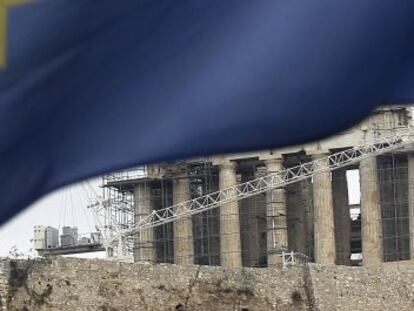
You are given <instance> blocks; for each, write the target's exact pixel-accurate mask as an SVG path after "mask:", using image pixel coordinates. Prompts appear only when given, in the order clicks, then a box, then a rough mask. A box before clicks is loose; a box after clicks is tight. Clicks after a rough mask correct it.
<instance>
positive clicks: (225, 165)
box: [215, 160, 237, 170]
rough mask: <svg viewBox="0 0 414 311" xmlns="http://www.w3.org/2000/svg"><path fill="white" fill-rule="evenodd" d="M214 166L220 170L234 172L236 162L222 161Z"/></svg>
mask: <svg viewBox="0 0 414 311" xmlns="http://www.w3.org/2000/svg"><path fill="white" fill-rule="evenodd" d="M215 165H216V166H217V167H218V168H219V169H221V170H225V169H228V170H235V169H236V167H237V162H235V161H231V160H224V161H220V162H218V163H216V164H215Z"/></svg>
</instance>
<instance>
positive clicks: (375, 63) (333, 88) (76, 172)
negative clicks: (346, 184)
mask: <svg viewBox="0 0 414 311" xmlns="http://www.w3.org/2000/svg"><path fill="white" fill-rule="evenodd" d="M16 1H17V2H23V3H20V4H19V5H14V4H15V3H14V2H16ZM16 1H13V0H0V19H1V20H0V25H1V27H3V28H2V29H0V31H2V33H3V35H0V52H1V53H2V55H1V57H0V159H1V161H0V173H1V179H0V192H1V193H0V223H2V222H4V221H6V220H7V219H9V218H10V217H11V216H12V215H14V214H15V213H17V212H18V211H19V210H21V209H22V208H24V207H25V206H26V205H28V204H29V203H31V202H32V201H33V200H35V199H37V198H39V197H40V196H41V195H43V194H45V193H47V192H49V191H51V190H53V189H55V188H57V187H60V186H62V185H65V184H68V183H70V182H74V181H77V180H80V179H83V178H87V177H91V176H94V175H97V174H101V173H104V172H108V171H110V170H114V169H121V168H125V167H128V166H132V165H139V164H144V163H153V162H158V161H164V160H172V159H177V158H183V157H189V156H198V155H207V154H213V153H226V152H238V151H246V150H253V149H263V148H270V147H278V146H283V145H287V144H295V143H300V142H305V141H309V140H313V139H317V138H321V137H324V136H327V135H330V134H334V133H335V132H338V131H340V130H343V129H345V128H346V127H348V126H350V125H352V124H353V123H354V122H356V121H358V120H360V119H361V118H363V117H364V116H366V115H367V114H368V113H369V112H370V111H371V110H372V109H373V108H375V107H376V106H377V105H380V104H385V103H386V104H392V103H406V102H409V101H413V99H414V79H413V77H414V40H413V38H414V1H388V0H382V1H381V0H365V1H350V0H347V1H328V0H325V1H322V0H314V1H291V0H279V1H278V0H255V1H247V0H245V1H243V0H226V1H222V0H203V1H194V0H176V1H161V0H158V1H157V0H147V1H145V0H122V1H114V0H99V1H97V0H44V1H31V2H27V3H25V2H24V1H22V0H16ZM6 25H7V27H5V26H6Z"/></svg>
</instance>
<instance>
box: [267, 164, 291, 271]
mask: <svg viewBox="0 0 414 311" xmlns="http://www.w3.org/2000/svg"><path fill="white" fill-rule="evenodd" d="M282 161H283V160H282V159H281V158H280V159H269V160H266V161H265V164H266V168H267V173H268V174H270V173H275V172H278V171H281V170H283V164H282ZM266 219H267V230H266V231H267V265H268V266H269V267H271V266H280V265H282V263H283V259H282V257H281V254H282V251H283V250H287V246H288V235H287V223H286V194H285V189H284V188H277V189H273V190H270V191H268V192H267V193H266Z"/></svg>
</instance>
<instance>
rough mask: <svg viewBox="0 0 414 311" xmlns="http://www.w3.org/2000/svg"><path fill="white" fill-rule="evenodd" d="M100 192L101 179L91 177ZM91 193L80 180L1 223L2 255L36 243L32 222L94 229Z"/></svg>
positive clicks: (355, 189) (354, 175)
mask: <svg viewBox="0 0 414 311" xmlns="http://www.w3.org/2000/svg"><path fill="white" fill-rule="evenodd" d="M347 177H348V187H349V199H350V204H354V203H359V200H360V192H359V173H358V170H352V171H348V173H347ZM91 184H92V185H93V187H95V189H96V190H97V191H98V193H100V189H99V187H98V185H99V184H100V179H95V180H93V181H91ZM90 196H91V193H90V192H88V191H86V190H85V187H82V186H80V185H79V184H77V185H73V186H70V187H66V188H63V189H61V190H59V191H56V192H54V193H51V194H50V195H48V196H46V197H44V198H43V199H41V200H39V201H38V202H36V203H34V204H33V205H31V206H30V207H28V208H27V209H26V210H25V211H24V212H22V213H20V214H19V215H18V216H16V217H15V218H13V219H12V220H11V221H9V222H8V223H7V224H5V225H4V226H2V227H0V257H2V256H7V255H8V253H9V251H10V250H11V248H12V247H13V246H17V249H18V250H19V251H20V252H22V253H25V254H29V253H30V250H31V249H32V247H33V242H31V241H30V240H31V239H33V226H35V225H44V226H52V227H55V228H58V229H61V228H62V227H63V226H74V225H75V226H77V227H78V228H79V233H89V232H92V231H95V224H94V221H93V217H92V214H91V211H90V210H88V209H87V208H86V206H87V205H88V198H89V197H90ZM83 256H86V257H91V256H92V257H95V256H99V257H102V256H104V254H103V253H99V254H87V255H82V257H83Z"/></svg>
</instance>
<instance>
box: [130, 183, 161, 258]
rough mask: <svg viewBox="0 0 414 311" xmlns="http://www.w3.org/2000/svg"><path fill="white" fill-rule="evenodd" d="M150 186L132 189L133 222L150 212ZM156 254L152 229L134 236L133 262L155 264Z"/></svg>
mask: <svg viewBox="0 0 414 311" xmlns="http://www.w3.org/2000/svg"><path fill="white" fill-rule="evenodd" d="M152 208H153V205H152V199H151V186H150V184H148V183H140V184H138V185H136V187H135V189H134V220H135V222H138V221H139V220H140V219H142V218H144V217H145V216H147V215H149V214H150V213H151V212H152ZM155 261H156V252H155V245H154V230H153V228H149V229H145V230H142V231H140V232H138V233H136V234H135V236H134V262H151V263H155Z"/></svg>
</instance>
